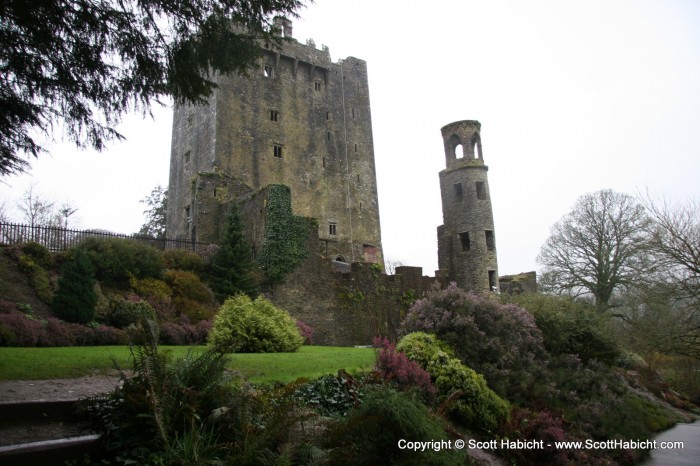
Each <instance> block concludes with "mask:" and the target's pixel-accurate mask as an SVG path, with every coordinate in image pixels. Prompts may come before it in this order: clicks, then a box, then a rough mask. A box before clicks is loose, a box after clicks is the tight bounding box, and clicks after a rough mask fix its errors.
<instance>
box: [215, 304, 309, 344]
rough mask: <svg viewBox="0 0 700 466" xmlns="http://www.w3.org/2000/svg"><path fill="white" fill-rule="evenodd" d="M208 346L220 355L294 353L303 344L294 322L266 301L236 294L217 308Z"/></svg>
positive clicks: (282, 311)
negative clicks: (231, 353) (220, 353)
mask: <svg viewBox="0 0 700 466" xmlns="http://www.w3.org/2000/svg"><path fill="white" fill-rule="evenodd" d="M209 343H210V344H211V345H212V346H214V347H215V348H217V349H218V350H220V351H222V352H239V353H276V352H294V351H297V350H298V349H299V348H300V347H301V345H302V344H303V343H304V339H303V338H302V336H301V335H299V331H298V330H297V327H296V322H295V321H294V319H293V318H292V317H291V316H290V315H289V314H288V313H287V311H284V310H282V309H280V308H278V307H276V306H274V305H273V304H272V303H271V302H270V301H268V300H267V299H265V298H263V297H262V296H259V297H258V298H257V299H256V300H255V301H253V300H252V299H250V297H249V296H248V295H245V294H239V295H237V296H234V297H232V298H229V299H227V300H226V301H225V302H224V304H223V305H222V306H221V307H220V308H219V312H218V314H217V315H216V318H215V319H214V323H213V326H212V329H211V331H210V332H209Z"/></svg>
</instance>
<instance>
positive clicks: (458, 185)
mask: <svg viewBox="0 0 700 466" xmlns="http://www.w3.org/2000/svg"><path fill="white" fill-rule="evenodd" d="M454 190H455V199H456V200H457V201H461V200H462V199H463V198H464V193H463V192H462V183H455V184H454Z"/></svg>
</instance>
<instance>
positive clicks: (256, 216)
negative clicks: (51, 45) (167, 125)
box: [167, 18, 532, 345]
mask: <svg viewBox="0 0 700 466" xmlns="http://www.w3.org/2000/svg"><path fill="white" fill-rule="evenodd" d="M275 24H276V26H277V28H278V31H279V34H280V35H281V36H283V37H284V38H285V39H286V40H285V41H284V44H283V46H282V47H281V48H280V49H274V50H272V49H268V50H265V51H264V54H263V57H262V59H261V60H260V61H259V63H258V66H257V69H254V70H253V71H251V72H250V73H249V75H248V76H217V77H215V78H214V79H215V80H216V82H217V84H218V88H217V89H215V91H214V93H213V95H212V96H211V97H210V99H209V102H208V105H199V106H176V108H175V113H174V121H173V138H172V151H171V162H170V184H169V188H168V195H169V199H168V213H167V219H168V224H167V234H168V237H171V238H179V239H188V240H191V241H197V242H204V243H216V242H217V241H218V240H219V238H220V235H221V233H222V231H223V227H224V224H225V221H226V216H227V213H228V211H229V208H228V206H229V205H230V203H231V202H235V203H237V204H238V206H239V211H240V212H241V215H242V217H243V223H244V224H245V225H246V235H247V237H248V239H249V242H250V244H251V245H252V255H253V257H256V255H257V254H258V253H260V251H262V250H263V249H264V248H265V246H266V241H269V236H266V229H267V228H268V227H269V226H270V225H271V224H272V223H273V220H274V219H272V218H271V210H273V209H277V207H273V204H274V203H276V202H278V200H279V196H277V194H279V193H280V188H284V189H283V191H284V192H286V193H287V198H284V197H283V200H282V203H283V204H285V203H286V204H289V205H284V206H283V210H285V209H286V210H287V211H289V212H293V215H294V217H295V218H296V219H299V218H302V217H303V218H306V219H307V220H308V219H313V220H312V221H310V222H307V224H306V225H307V228H308V231H305V235H304V248H305V249H306V250H307V251H308V252H309V253H308V255H306V256H305V259H304V260H303V261H301V262H300V263H298V264H296V263H295V264H294V273H292V274H289V275H288V276H287V277H286V279H285V280H284V281H283V282H282V283H276V284H275V285H274V288H273V289H272V290H271V299H272V300H273V302H275V303H276V304H278V305H279V306H281V307H283V308H285V309H286V310H288V311H289V312H290V313H291V314H292V315H293V316H294V317H296V318H298V319H301V320H304V321H305V322H306V323H308V324H310V325H312V326H313V327H314V328H315V329H316V342H317V343H320V344H332V345H351V344H369V343H371V341H372V338H373V337H374V336H376V335H378V334H383V335H389V336H393V335H395V334H396V331H397V329H398V325H399V323H400V321H401V317H402V315H404V314H405V311H406V310H407V306H408V304H409V303H410V302H412V300H413V299H415V298H416V297H419V296H420V295H421V294H422V293H423V292H425V291H427V290H429V289H430V288H431V287H432V286H433V284H434V283H435V282H436V281H438V282H441V283H443V284H446V283H447V282H448V281H456V282H457V283H458V285H460V286H462V287H463V288H465V289H468V290H474V291H487V290H491V291H498V290H499V279H498V265H497V259H496V240H495V231H494V223H493V214H492V209H491V201H490V195H489V187H488V180H487V176H486V174H487V170H488V167H487V166H486V165H485V164H484V159H483V153H482V147H481V136H480V130H481V125H480V124H479V122H477V121H471V120H469V121H459V122H455V123H451V124H449V125H447V126H445V127H444V128H442V137H443V140H444V146H445V157H446V168H445V170H443V171H441V172H440V189H441V193H442V209H443V219H444V224H443V225H442V226H440V227H438V231H437V236H438V259H439V260H438V263H439V268H440V270H439V271H437V272H436V277H435V278H430V277H425V276H423V275H422V269H421V268H419V267H397V269H396V274H395V275H392V276H387V275H385V274H384V273H382V272H381V270H382V269H383V254H382V242H381V230H380V223H379V205H378V198H377V180H376V175H375V163H374V148H373V138H372V122H371V114H370V101H369V86H368V79H367V64H366V62H364V61H363V60H360V59H357V58H353V57H349V58H346V59H344V60H339V61H338V62H337V63H333V62H332V61H331V58H330V52H329V50H328V48H326V47H323V48H322V49H321V50H318V49H317V48H316V46H315V44H314V43H313V42H312V41H307V43H306V44H300V43H299V42H297V41H296V40H295V39H293V37H292V23H291V22H290V21H289V20H287V19H286V18H276V20H275ZM266 238H267V239H266ZM297 246H298V245H296V246H294V248H296V247H297ZM504 278H505V277H504ZM506 283H507V286H506V287H507V289H509V290H511V289H514V290H516V291H517V290H518V289H519V287H522V286H523V285H522V282H521V280H520V279H519V278H517V277H516V278H515V279H514V278H513V277H508V278H506V279H505V281H503V284H504V285H505V284H506ZM531 285H532V284H531V283H529V284H528V286H531Z"/></svg>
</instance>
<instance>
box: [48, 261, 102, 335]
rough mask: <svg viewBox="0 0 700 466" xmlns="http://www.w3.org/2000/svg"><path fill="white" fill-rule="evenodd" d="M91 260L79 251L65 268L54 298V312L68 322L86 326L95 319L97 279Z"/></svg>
mask: <svg viewBox="0 0 700 466" xmlns="http://www.w3.org/2000/svg"><path fill="white" fill-rule="evenodd" d="M93 270H94V269H93V267H92V263H91V262H90V258H89V257H88V256H87V254H85V253H84V252H83V251H82V250H80V249H77V250H76V251H75V252H74V253H73V257H72V258H71V260H70V261H68V262H66V264H65V265H64V266H63V274H62V275H61V278H60V279H59V281H58V290H57V291H56V294H55V295H54V298H53V303H52V307H53V311H54V314H56V316H57V317H59V318H60V319H63V320H66V321H68V322H74V323H79V324H86V323H88V322H92V321H93V320H94V319H95V305H96V304H97V294H96V293H95V279H94V275H93Z"/></svg>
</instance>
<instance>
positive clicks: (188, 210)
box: [185, 206, 192, 228]
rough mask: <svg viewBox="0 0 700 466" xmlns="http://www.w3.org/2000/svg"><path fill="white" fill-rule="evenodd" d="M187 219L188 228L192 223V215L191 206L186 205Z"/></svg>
mask: <svg viewBox="0 0 700 466" xmlns="http://www.w3.org/2000/svg"><path fill="white" fill-rule="evenodd" d="M185 221H186V222H187V228H189V227H190V225H191V224H192V216H191V215H190V206H187V207H185Z"/></svg>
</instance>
